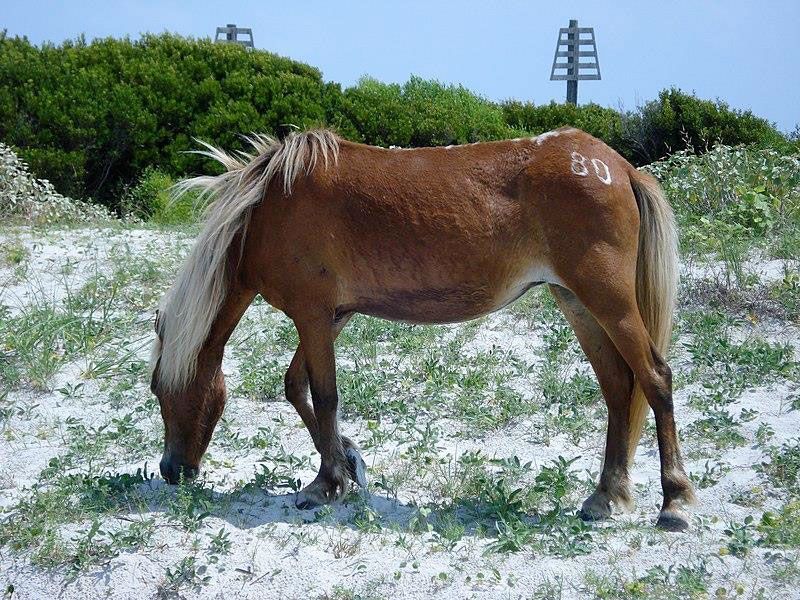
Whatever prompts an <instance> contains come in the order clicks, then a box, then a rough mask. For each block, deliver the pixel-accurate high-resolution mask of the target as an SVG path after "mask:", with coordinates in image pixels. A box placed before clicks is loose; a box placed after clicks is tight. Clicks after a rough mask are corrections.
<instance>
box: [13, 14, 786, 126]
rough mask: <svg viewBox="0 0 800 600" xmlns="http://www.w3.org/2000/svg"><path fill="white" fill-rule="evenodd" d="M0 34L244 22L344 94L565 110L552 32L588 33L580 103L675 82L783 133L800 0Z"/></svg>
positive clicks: (79, 23)
mask: <svg viewBox="0 0 800 600" xmlns="http://www.w3.org/2000/svg"><path fill="white" fill-rule="evenodd" d="M2 2H3V8H2V11H1V16H0V27H3V28H6V29H7V30H8V33H9V34H10V35H27V36H28V38H29V39H30V40H31V41H33V42H34V43H41V42H45V41H52V42H60V41H62V40H64V39H66V38H74V37H76V36H77V35H78V34H80V33H84V34H86V36H87V38H90V39H91V38H94V37H105V36H114V37H121V36H125V35H129V36H131V37H133V38H135V37H138V35H139V34H140V33H142V32H148V31H149V32H161V31H165V30H168V31H173V32H177V33H181V34H184V35H192V36H198V37H202V36H213V33H214V30H215V28H216V26H217V25H224V24H225V23H237V24H238V25H239V26H245V27H252V28H253V33H254V37H255V43H256V46H257V47H259V48H263V49H267V50H270V51H273V52H277V53H279V54H282V55H285V56H289V57H291V58H295V59H298V60H302V61H304V62H307V63H310V64H312V65H314V66H316V67H318V68H320V69H321V70H322V72H323V76H324V77H325V79H328V80H334V81H338V82H341V83H342V84H344V85H349V84H352V83H354V82H355V81H357V80H358V78H359V77H361V76H362V75H371V76H373V77H376V78H378V79H380V80H382V81H393V82H402V81H405V80H407V79H408V77H409V76H410V75H412V74H413V75H420V76H422V77H425V78H435V79H439V80H441V81H444V82H450V83H461V84H463V85H464V86H466V87H468V88H470V89H472V90H473V91H476V92H478V93H480V94H482V95H484V96H486V97H488V98H491V99H493V100H503V99H506V98H516V99H521V100H531V101H533V102H536V103H537V104H540V103H546V102H549V101H550V100H551V99H556V100H559V101H561V100H562V99H563V98H564V95H565V83H564V82H551V81H549V75H550V64H551V62H552V59H553V51H554V49H555V40H556V35H557V31H558V28H559V27H561V26H566V25H567V22H568V21H569V19H570V18H577V19H578V20H579V22H580V24H581V25H586V26H592V27H594V28H595V34H596V37H597V45H598V52H599V55H600V66H601V70H602V74H603V80H602V81H587V82H581V83H580V88H579V101H580V102H581V103H583V102H589V101H594V102H598V103H599V104H602V105H605V106H612V107H615V108H617V107H619V106H623V107H625V108H634V107H635V106H636V105H637V104H639V103H641V102H643V101H645V100H648V99H651V98H653V97H655V96H656V94H657V93H658V91H659V90H660V89H663V88H665V87H668V86H673V85H674V86H677V87H680V88H682V89H684V90H687V91H694V92H696V93H697V95H699V96H700V97H703V98H712V99H714V98H719V99H722V100H725V101H726V102H728V103H729V104H730V105H731V106H733V107H736V108H749V109H751V110H753V112H755V113H756V114H758V115H760V116H763V117H766V118H768V119H769V120H771V121H774V122H775V123H777V125H778V127H779V128H781V129H782V130H784V131H791V130H793V129H794V128H795V125H796V124H797V123H800V108H799V107H800V84H798V80H797V78H796V76H795V74H796V73H797V71H798V66H797V65H798V64H800V44H797V43H793V42H791V41H789V42H785V41H782V40H784V39H787V36H786V34H789V36H788V37H791V35H792V31H793V28H796V27H797V25H798V24H800V0H774V1H770V0H762V1H761V2H756V1H750V2H745V1H741V0H726V1H721V0H693V1H689V0H669V1H667V0H662V1H660V2H652V1H646V0H639V1H631V0H619V1H616V2H611V1H606V0H596V1H593V2H590V1H566V0H556V1H553V0H550V1H548V2H535V1H531V0H529V1H527V2H523V1H521V0H499V1H496V2H489V1H486V2H476V1H472V0H461V1H450V0H448V1H438V2H437V1H436V0H428V1H417V0H411V1H408V0H401V1H399V2H398V1H395V2H383V1H372V2H370V1H366V0H362V1H355V0H354V1H347V0H342V1H341V2H330V1H329V2H323V1H320V0H297V1H288V2H277V1H271V2H268V1H265V0H261V1H250V2H245V1H235V0H215V1H211V0H193V1H188V0H185V1H178V0H167V1H155V0H135V1H134V0H129V1H119V2H115V1H113V0H106V1H104V2H98V1H95V0H89V1H80V2H79V1H77V0H75V1H66V0H64V1H61V2H56V1H38V2H37V1H33V0H31V1H24V2H22V1H19V0H2Z"/></svg>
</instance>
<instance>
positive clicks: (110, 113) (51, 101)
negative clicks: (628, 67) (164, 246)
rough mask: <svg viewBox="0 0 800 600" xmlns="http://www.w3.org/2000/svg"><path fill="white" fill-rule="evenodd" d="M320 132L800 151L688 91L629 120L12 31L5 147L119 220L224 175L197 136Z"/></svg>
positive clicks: (1, 76)
mask: <svg viewBox="0 0 800 600" xmlns="http://www.w3.org/2000/svg"><path fill="white" fill-rule="evenodd" d="M319 124H326V125H328V126H331V127H333V128H334V129H336V130H337V131H338V132H339V133H340V134H341V135H342V136H343V137H345V138H348V139H352V140H358V141H362V142H366V143H369V144H377V145H383V146H388V145H398V146H429V145H446V144H456V143H468V142H474V141H479V140H494V139H502V138H507V137H516V136H522V135H532V134H538V133H541V132H543V131H548V130H551V129H555V128H557V127H560V126H563V125H572V126H574V127H578V128H581V129H584V130H585V131H588V132H589V133H591V134H593V135H595V136H597V137H599V138H601V139H603V140H605V141H606V142H607V143H608V144H609V145H611V146H612V147H613V148H615V149H616V150H618V151H619V152H620V153H621V154H622V155H623V156H625V157H626V158H628V159H629V160H632V161H633V162H634V163H635V164H637V165H641V164H646V163H649V162H652V161H653V160H655V159H658V158H661V157H663V156H665V155H667V154H668V153H670V152H673V151H677V150H682V149H686V148H689V149H691V150H692V151H697V152H700V151H704V150H706V149H707V148H709V147H711V146H713V145H714V144H715V143H718V142H721V143H724V144H729V145H736V144H755V145H757V146H759V147H772V148H776V149H778V150H780V151H783V152H788V151H790V150H791V148H792V144H794V147H795V148H796V147H797V146H798V144H800V142H798V141H794V142H791V143H790V142H789V141H787V139H786V138H785V137H784V136H782V135H781V134H780V133H779V132H778V131H777V130H776V129H775V128H774V127H773V126H772V125H771V124H770V123H768V122H767V121H765V120H763V119H760V118H758V117H755V116H754V115H752V113H750V112H747V111H745V112H742V111H736V110H731V109H730V108H728V107H727V106H726V105H725V104H724V103H721V102H710V101H706V100H700V99H698V98H696V97H695V96H693V95H688V94H685V93H682V92H680V91H679V90H675V89H672V90H666V91H664V92H662V93H661V94H660V95H659V98H658V99H657V100H654V101H652V102H649V103H647V104H645V105H644V106H642V107H641V108H639V109H638V110H636V111H633V112H628V113H624V114H621V113H620V112H618V111H615V110H613V109H610V108H603V107H601V106H598V105H595V104H588V105H584V106H571V105H564V104H556V103H551V104H547V105H542V106H536V105H534V104H532V103H521V102H517V101H507V102H503V103H499V104H498V103H494V102H490V101H488V100H486V99H484V98H481V97H480V96H477V95H475V94H473V93H471V92H470V91H468V90H467V89H465V88H463V87H462V86H449V85H444V84H441V83H439V82H437V81H426V80H423V79H420V78H417V77H412V78H411V79H410V80H409V81H408V82H406V83H405V84H402V85H398V84H384V83H381V82H378V81H376V80H374V79H370V78H364V79H362V80H361V81H359V82H358V84H357V85H355V86H353V87H350V88H348V89H346V90H344V91H342V89H341V87H340V86H339V85H338V84H334V83H326V82H324V81H323V80H322V76H321V74H320V72H319V71H318V70H317V69H315V68H313V67H310V66H308V65H304V64H302V63H298V62H295V61H292V60H289V59H286V58H282V57H279V56H276V55H274V54H271V53H268V52H263V51H253V52H248V51H246V50H244V49H243V48H241V47H239V46H236V45H232V44H231V45H228V44H214V43H212V42H211V41H210V40H194V39H189V38H182V37H178V36H174V35H170V34H163V35H145V36H143V37H142V38H141V39H140V40H137V41H131V40H129V39H124V40H114V39H105V40H97V41H94V42H92V43H91V44H87V43H86V42H85V41H84V40H83V39H82V38H81V39H78V40H76V41H68V42H64V43H63V44H61V45H59V46H54V45H51V44H46V45H44V46H42V47H37V46H34V45H32V44H31V43H30V42H28V41H27V40H26V39H24V38H22V39H20V38H8V37H5V36H4V35H3V34H2V33H0V140H2V141H4V142H6V143H8V144H10V145H12V146H14V147H15V148H16V149H18V151H19V154H20V155H21V156H22V157H23V158H24V159H25V160H26V161H27V162H28V163H29V164H30V165H31V168H32V170H33V171H34V172H35V173H36V174H37V175H38V176H39V177H44V178H47V179H49V180H50V181H52V182H53V184H54V185H55V186H56V188H57V189H58V190H59V191H60V192H62V193H64V194H67V195H69V196H73V197H77V198H86V197H93V198H95V199H96V200H98V201H99V202H101V203H103V204H105V205H107V206H110V207H112V208H114V209H116V210H118V211H122V210H124V209H125V207H123V206H122V205H121V200H120V199H121V198H123V196H124V197H126V202H131V201H133V202H134V203H135V202H138V200H136V199H135V198H132V197H131V196H130V194H127V195H126V194H124V192H125V190H128V189H130V188H132V187H133V186H136V185H137V182H138V186H139V187H141V186H142V185H145V184H146V182H147V181H148V178H150V179H153V178H156V176H155V175H153V174H152V173H150V174H146V176H143V174H145V170H146V169H147V168H148V167H152V168H157V169H158V170H159V173H160V174H161V176H164V177H170V178H173V177H177V176H180V175H183V174H186V173H190V172H196V171H207V170H208V169H210V168H218V167H215V166H212V164H211V163H206V162H204V161H205V159H203V158H200V157H198V156H196V155H193V154H186V153H185V150H187V149H190V148H192V147H193V146H195V143H194V142H193V141H192V139H191V138H192V137H197V138H201V139H206V140H208V141H211V142H213V143H214V144H216V145H219V146H222V147H225V148H228V149H232V150H236V149H240V148H242V147H243V145H244V144H243V143H242V141H241V139H240V138H239V137H238V136H239V134H241V133H249V132H252V131H257V132H265V133H271V134H273V135H278V136H280V135H282V134H284V133H285V132H286V131H287V130H288V128H290V127H292V126H297V127H300V128H304V127H307V126H311V125H319ZM162 183H163V182H162ZM141 193H142V194H144V192H141ZM148 206H149V205H148ZM139 208H141V207H139ZM147 210H154V209H153V208H152V206H150V208H148V209H147Z"/></svg>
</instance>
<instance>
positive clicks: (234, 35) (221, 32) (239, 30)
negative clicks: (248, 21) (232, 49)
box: [214, 23, 254, 48]
mask: <svg viewBox="0 0 800 600" xmlns="http://www.w3.org/2000/svg"><path fill="white" fill-rule="evenodd" d="M239 35H243V36H249V39H242V40H240V39H239ZM220 36H224V37H220ZM214 41H215V42H217V43H220V44H239V45H240V46H244V47H245V48H253V47H254V46H253V30H252V29H250V28H249V27H237V26H236V23H228V24H227V25H226V26H225V27H217V35H216V36H215V37H214Z"/></svg>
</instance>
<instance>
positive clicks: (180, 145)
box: [0, 34, 337, 209]
mask: <svg viewBox="0 0 800 600" xmlns="http://www.w3.org/2000/svg"><path fill="white" fill-rule="evenodd" d="M336 90H337V88H336V86H333V87H331V86H329V85H327V84H324V83H323V81H322V77H321V74H320V72H319V71H318V70H317V69H314V68H312V67H310V66H307V65H304V64H301V63H298V62H295V61H291V60H288V59H285V58H281V57H279V56H276V55H274V54H271V53H268V52H261V51H259V52H247V51H245V50H244V49H243V48H241V47H238V46H236V45H233V44H213V43H212V42H211V41H210V40H193V39H187V38H181V37H178V36H174V35H170V34H163V35H144V36H143V37H142V38H141V39H140V40H137V41H131V40H129V39H123V40H114V39H104V40H96V41H93V42H92V43H90V44H87V43H86V42H85V41H84V40H83V39H82V38H81V39H78V40H76V41H74V42H73V41H67V42H64V43H63V44H61V45H59V46H53V45H43V46H42V47H36V46H33V45H32V44H31V43H30V42H28V41H27V40H26V39H22V38H8V37H5V36H1V35H0V139H2V140H4V141H6V142H8V143H9V144H11V145H13V146H15V147H17V148H19V149H20V152H21V156H22V157H23V158H24V159H25V160H26V161H28V162H29V164H30V165H31V168H32V170H33V171H34V172H35V173H36V174H37V175H38V176H39V177H45V178H47V179H49V180H50V181H52V182H53V183H54V185H55V186H56V188H57V189H58V190H59V191H61V192H62V193H66V194H68V195H70V196H72V197H76V198H81V197H88V196H91V197H94V198H95V199H97V200H98V201H100V202H101V203H103V204H106V205H107V206H110V207H112V208H115V209H119V208H120V206H119V203H118V198H119V197H120V195H121V194H120V192H121V191H122V189H123V188H124V187H125V186H129V185H131V184H132V183H133V182H134V181H135V180H136V179H137V177H138V176H139V175H140V174H141V173H143V171H144V170H145V168H146V167H148V166H154V165H157V166H158V168H160V169H162V170H164V171H165V172H166V173H169V174H171V175H179V174H184V173H189V172H192V171H201V170H203V171H205V170H207V169H208V166H207V164H206V163H205V162H204V159H202V158H200V157H198V156H196V155H192V154H185V153H183V151H184V150H186V149H187V148H189V147H191V146H192V145H193V142H192V141H191V137H192V136H196V137H198V138H202V139H207V140H212V141H213V142H214V143H215V144H218V145H220V146H223V147H225V148H231V149H237V148H243V147H244V144H243V143H242V140H241V139H240V138H239V134H241V133H248V132H251V131H258V132H261V131H264V132H273V133H274V132H280V131H281V130H282V128H285V127H286V126H287V125H288V124H293V125H296V126H298V127H307V126H310V125H314V124H317V123H320V122H322V121H324V120H325V118H326V106H327V105H329V104H330V103H331V100H330V96H331V95H334V96H335V94H336V93H337V91H336ZM209 164H210V163H209Z"/></svg>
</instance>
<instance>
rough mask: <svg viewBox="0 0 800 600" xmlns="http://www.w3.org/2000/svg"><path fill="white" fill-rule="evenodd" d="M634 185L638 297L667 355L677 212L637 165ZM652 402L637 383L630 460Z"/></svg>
mask: <svg viewBox="0 0 800 600" xmlns="http://www.w3.org/2000/svg"><path fill="white" fill-rule="evenodd" d="M629 176H630V180H631V187H632V188H633V193H634V195H635V196H636V201H637V203H638V204H639V220H640V226H639V254H638V260H637V262H636V300H637V302H638V304H639V312H640V313H641V315H642V320H643V321H644V324H645V327H646V328H647V331H648V332H649V333H650V338H651V339H652V340H653V344H654V345H655V348H656V350H658V352H659V353H660V354H661V355H662V356H664V357H665V358H666V355H667V351H668V350H669V344H670V338H671V336H672V315H673V314H674V311H675V304H676V300H677V287H678V236H677V231H676V228H675V216H674V215H673V213H672V208H671V207H670V205H669V203H668V202H667V199H666V198H665V196H664V192H663V190H662V189H661V186H660V185H659V184H658V182H657V181H656V180H655V179H654V178H653V177H651V176H650V175H648V174H647V173H642V172H641V171H637V170H635V169H631V171H630V173H629ZM648 412H649V406H648V403H647V399H646V398H645V396H644V393H643V392H642V389H641V387H640V386H639V385H638V384H637V385H636V387H635V388H634V391H633V398H632V399H631V409H630V420H629V427H630V428H629V431H628V456H629V459H630V460H631V461H633V457H634V455H635V454H636V446H637V445H638V443H639V438H640V437H641V435H642V428H643V427H644V421H645V419H646V418H647V413H648Z"/></svg>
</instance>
